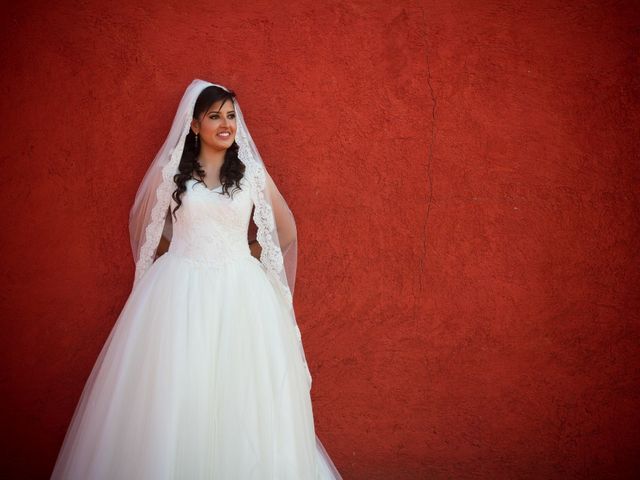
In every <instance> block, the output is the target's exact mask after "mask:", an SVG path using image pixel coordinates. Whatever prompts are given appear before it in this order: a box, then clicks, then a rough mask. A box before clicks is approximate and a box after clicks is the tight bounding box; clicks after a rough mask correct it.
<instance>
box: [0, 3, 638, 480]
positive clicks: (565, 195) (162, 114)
mask: <svg viewBox="0 0 640 480" xmlns="http://www.w3.org/2000/svg"><path fill="white" fill-rule="evenodd" d="M238 3H242V5H238ZM633 3H634V2H616V3H612V2H549V1H547V2H530V1H520V2H511V3H510V2H498V1H490V0H488V1H484V2H419V1H400V2H389V1H366V2H365V1H339V2H338V1H335V2H333V1H332V2H317V1H302V2H279V1H269V0H264V1H260V2H226V3H223V2H212V1H210V0H207V1H190V2H177V1H171V2H167V1H163V2H149V1H143V2H140V1H138V2H97V1H85V2H71V1H59V2H36V1H26V2H25V1H21V2H12V4H10V5H5V6H4V7H3V15H2V17H1V18H2V20H1V21H2V29H1V30H0V31H1V32H2V33H1V34H0V35H1V36H2V48H1V49H0V52H1V53H0V55H1V57H2V62H1V64H0V65H1V66H0V68H2V72H1V73H2V75H1V76H0V98H1V99H2V101H1V104H0V107H1V108H2V124H3V128H2V129H0V136H1V140H2V146H3V150H2V157H1V160H2V169H3V174H2V176H1V178H2V204H3V206H4V208H3V217H4V222H3V229H2V238H1V248H2V263H3V274H2V284H1V285H0V292H2V296H1V298H2V312H1V315H2V321H3V325H2V330H1V331H2V337H1V342H2V343H1V345H0V352H1V355H2V357H1V358H2V367H3V369H2V376H1V381H2V399H3V403H4V405H3V408H2V415H3V417H4V418H3V433H4V440H5V445H4V447H3V449H2V451H3V459H2V460H3V462H2V472H3V477H4V478H16V479H18V478H19V479H23V478H48V475H49V474H50V471H51V469H52V467H53V463H54V461H55V458H56V455H57V451H58V449H59V447H60V445H61V443H62V439H63V436H64V433H65V431H66V427H67V424H68V421H69V420H70V418H71V415H72V413H73V409H74V408H75V405H76V402H77V400H78V398H79V395H80V392H81V390H82V387H83V385H84V381H85V380H86V378H87V376H88V374H89V372H90V370H91V367H92V365H93V362H94V361H95V359H96V357H97V354H98V353H99V350H100V348H101V346H102V344H103V342H104V340H105V339H106V337H107V335H108V333H109V331H110V329H111V326H112V325H113V323H114V322H115V320H116V318H117V316H118V314H119V312H120V309H121V308H122V306H123V305H124V302H125V300H126V298H127V295H128V293H129V291H130V288H131V284H132V280H133V262H132V259H131V254H130V250H129V243H128V231H127V221H128V213H129V208H130V207H131V203H132V201H133V197H134V195H135V191H136V188H137V186H138V183H139V181H140V180H141V177H142V175H143V173H144V171H145V170H146V168H147V166H148V164H149V162H150V161H151V159H152V158H153V156H154V155H155V153H156V151H157V150H158V148H159V147H160V145H161V143H162V141H163V140H164V137H165V135H166V133H167V129H168V127H169V125H170V123H171V121H172V118H173V114H174V112H175V109H176V107H177V102H178V100H179V99H180V96H181V95H182V92H183V90H184V88H185V87H186V86H187V85H188V83H189V82H191V80H192V79H193V78H203V79H206V80H209V81H213V82H216V83H223V84H225V85H228V86H230V87H231V88H234V89H235V90H236V92H237V93H238V99H239V101H240V104H241V105H242V108H243V111H244V113H245V115H246V118H247V122H248V124H249V128H250V129H251V132H252V134H253V136H254V138H255V139H256V142H257V144H258V147H259V148H260V151H261V153H262V156H263V158H264V159H265V162H266V163H267V166H268V167H269V169H270V172H271V173H272V176H273V177H274V179H275V180H276V182H277V183H278V185H279V186H280V189H281V191H282V192H283V194H284V195H285V196H286V198H287V199H288V201H289V205H290V206H291V208H292V210H293V211H294V213H295V214H296V219H297V221H298V229H299V230H298V231H299V235H300V247H299V248H300V250H299V255H300V257H299V266H298V280H297V283H296V297H295V303H296V310H297V314H298V322H299V323H300V326H301V330H302V334H303V338H304V342H305V349H306V352H307V357H308V359H309V363H310V368H311V370H312V374H313V376H314V384H313V388H312V398H313V402H314V413H315V420H316V427H317V432H318V435H319V436H320V438H321V439H322V441H323V443H324V444H325V446H326V448H327V450H328V452H329V454H330V455H331V457H332V458H333V459H334V461H335V463H336V465H337V467H338V468H339V470H340V471H341V472H342V473H343V475H344V477H345V479H367V480H375V479H380V480H382V479H384V480H389V479H418V478H420V479H422V478H425V479H467V478H469V479H471V478H474V479H476V478H482V479H489V478H490V479H515V478H518V479H529V478H531V479H541V478H544V479H551V478H558V479H560V478H563V479H564V478H630V477H631V476H632V473H633V472H634V471H635V470H638V469H640V462H639V461H638V460H637V457H636V456H635V454H637V452H638V449H639V447H640V439H639V437H638V431H639V427H640V414H639V413H638V409H637V408H638V396H639V388H638V387H639V385H638V360H640V358H639V357H640V355H639V346H638V345H639V335H638V334H639V330H640V327H639V324H638V311H639V308H640V298H639V295H638V287H637V285H638V284H639V280H640V279H639V278H638V277H639V275H638V248H639V247H640V242H639V240H638V225H639V222H638V217H639V213H638V212H639V209H638V181H639V180H640V172H639V169H640V168H639V163H640V162H638V159H639V150H640V149H639V146H640V145H639V144H640V142H639V139H638V131H639V130H638V127H639V126H640V125H639V124H640V122H639V109H638V107H639V98H640V83H639V82H638V67H639V62H638V51H639V47H640V45H639V44H640V41H639V37H638V20H639V18H638V14H637V13H638V12H637V6H636V9H634V6H633ZM114 4H120V5H114Z"/></svg>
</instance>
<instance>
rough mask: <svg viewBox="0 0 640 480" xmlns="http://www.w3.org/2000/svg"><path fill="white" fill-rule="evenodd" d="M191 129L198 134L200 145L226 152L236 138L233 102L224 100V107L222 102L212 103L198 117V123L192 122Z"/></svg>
mask: <svg viewBox="0 0 640 480" xmlns="http://www.w3.org/2000/svg"><path fill="white" fill-rule="evenodd" d="M192 128H193V131H194V132H195V133H198V134H199V139H200V141H201V142H202V143H204V144H206V145H207V146H209V147H210V148H212V149H214V150H226V149H227V148H229V147H230V146H231V145H232V144H233V140H234V138H235V136H236V128H237V127H236V112H235V110H234V109H233V102H232V101H230V100H226V101H225V102H224V105H222V100H218V101H217V102H214V103H213V105H211V106H210V107H209V109H208V110H207V112H206V113H205V114H204V115H202V116H201V117H200V122H196V121H195V120H194V121H193V123H192Z"/></svg>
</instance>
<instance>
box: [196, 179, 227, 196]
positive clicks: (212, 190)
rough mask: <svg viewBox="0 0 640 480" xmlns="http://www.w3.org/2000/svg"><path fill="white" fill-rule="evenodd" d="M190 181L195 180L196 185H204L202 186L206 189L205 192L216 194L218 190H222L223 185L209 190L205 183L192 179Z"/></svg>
mask: <svg viewBox="0 0 640 480" xmlns="http://www.w3.org/2000/svg"><path fill="white" fill-rule="evenodd" d="M190 180H193V181H194V182H195V183H196V184H202V186H203V187H204V189H205V190H207V191H209V192H215V191H216V190H220V189H221V188H222V184H220V185H218V186H217V187H214V188H209V187H207V184H206V183H204V182H198V180H197V179H195V178H193V177H191V179H190Z"/></svg>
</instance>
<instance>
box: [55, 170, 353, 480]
mask: <svg viewBox="0 0 640 480" xmlns="http://www.w3.org/2000/svg"><path fill="white" fill-rule="evenodd" d="M186 186H187V190H186V192H184V194H183V195H182V202H183V203H182V205H181V207H180V208H179V209H178V210H177V211H176V216H177V220H176V221H175V222H174V225H173V238H172V242H171V245H170V247H169V250H168V252H167V253H165V254H164V255H162V256H161V257H159V258H158V259H157V260H156V261H155V262H154V263H153V265H152V266H151V267H150V269H149V270H148V271H147V272H146V273H145V275H144V276H143V277H142V278H141V279H140V281H139V282H138V283H137V284H136V286H135V287H134V288H133V290H132V292H131V294H130V296H129V298H128V299H127V302H126V303H125V305H124V308H123V309H122V312H121V313H120V316H119V317H118V319H117V321H116V323H115V325H114V327H113V329H112V331H111V333H110V334H109V337H108V338H107V340H106V342H105V344H104V347H103V348H102V351H101V352H100V355H99V357H98V359H97V361H96V363H95V365H94V367H93V370H92V371H91V374H90V376H89V379H88V380H87V383H86V384H85V387H84V390H83V392H82V395H81V397H80V401H79V403H78V405H77V407H76V410H75V413H74V414H73V418H72V420H71V423H70V425H69V429H68V431H67V434H66V436H65V438H64V442H63V445H62V448H61V450H60V453H59V455H58V459H57V462H56V465H55V468H54V470H53V473H52V476H51V478H52V479H56V480H57V479H65V480H75V479H78V480H80V479H82V480H103V479H104V480H163V479H175V480H178V479H180V480H198V479H216V480H233V479H238V480H250V479H274V480H282V479H292V480H293V479H295V480H306V479H340V478H341V476H340V474H339V473H338V471H337V470H336V468H335V466H334V464H333V463H332V461H331V459H330V458H329V456H328V455H327V452H326V451H325V450H324V448H323V446H322V443H321V442H320V440H319V439H318V438H317V436H316V434H315V430H314V421H313V413H312V407H311V398H310V393H309V387H308V381H307V373H306V366H305V365H304V363H303V362H302V360H301V357H300V354H299V350H298V345H297V336H296V335H297V332H296V328H295V327H294V325H293V324H292V323H291V322H290V320H289V318H288V317H287V310H286V309H287V308H288V307H287V305H285V303H284V300H283V299H282V297H281V296H280V294H279V293H277V292H276V285H275V284H274V283H273V281H272V280H271V277H270V276H269V275H268V274H267V272H266V270H265V267H263V265H262V263H260V261H259V260H258V259H256V258H255V257H253V256H252V255H251V254H250V250H249V246H248V244H247V229H248V225H249V220H250V215H251V210H252V206H253V201H252V199H251V195H250V192H249V188H251V187H250V184H249V182H247V181H246V177H245V178H243V179H242V181H241V187H242V191H240V190H238V189H235V188H234V187H232V188H231V189H230V193H233V197H232V198H230V197H229V196H228V195H222V194H221V191H222V188H221V187H218V188H217V189H209V188H207V186H206V185H205V184H204V183H197V182H196V180H195V179H191V180H188V181H187V184H186ZM175 205H176V204H175V201H174V200H173V199H172V200H171V209H172V210H173V207H175Z"/></svg>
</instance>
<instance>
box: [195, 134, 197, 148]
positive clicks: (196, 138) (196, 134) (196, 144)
mask: <svg viewBox="0 0 640 480" xmlns="http://www.w3.org/2000/svg"><path fill="white" fill-rule="evenodd" d="M195 148H196V150H197V149H198V134H197V133H196V143H195Z"/></svg>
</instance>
